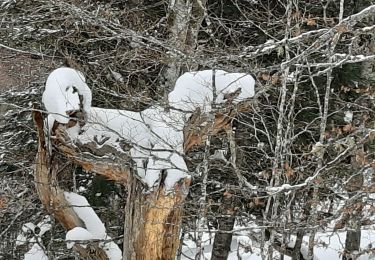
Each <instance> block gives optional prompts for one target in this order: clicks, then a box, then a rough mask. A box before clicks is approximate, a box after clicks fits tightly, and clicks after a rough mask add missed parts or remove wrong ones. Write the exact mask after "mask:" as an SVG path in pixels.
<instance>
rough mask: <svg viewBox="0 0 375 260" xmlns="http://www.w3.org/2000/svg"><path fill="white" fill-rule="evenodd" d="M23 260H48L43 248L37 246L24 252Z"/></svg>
mask: <svg viewBox="0 0 375 260" xmlns="http://www.w3.org/2000/svg"><path fill="white" fill-rule="evenodd" d="M24 259H25V260H48V256H47V255H46V254H45V252H44V250H43V248H41V247H40V245H39V244H34V245H33V246H32V247H31V249H30V250H29V251H28V252H26V254H25V258H24Z"/></svg>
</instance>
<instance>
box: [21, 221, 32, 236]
mask: <svg viewBox="0 0 375 260" xmlns="http://www.w3.org/2000/svg"><path fill="white" fill-rule="evenodd" d="M34 229H35V225H34V224H33V223H31V222H28V223H25V224H23V225H22V232H23V233H26V234H27V233H30V232H34Z"/></svg>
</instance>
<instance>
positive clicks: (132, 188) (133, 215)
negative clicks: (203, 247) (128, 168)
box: [123, 179, 190, 260]
mask: <svg viewBox="0 0 375 260" xmlns="http://www.w3.org/2000/svg"><path fill="white" fill-rule="evenodd" d="M189 185H190V180H189V179H184V180H182V181H181V182H179V183H177V184H176V185H175V187H174V190H173V191H171V192H169V193H167V192H166V191H165V189H164V187H163V186H162V185H161V186H159V187H157V188H155V190H154V191H152V192H151V193H148V194H147V193H145V190H144V187H142V186H141V185H140V184H139V182H138V181H136V180H134V181H131V182H130V183H129V184H128V192H129V193H128V198H127V203H126V216H125V227H124V230H125V234H124V257H123V259H126V260H133V259H134V260H135V259H144V260H147V259H150V260H153V259H155V260H161V259H174V258H175V256H176V252H177V249H178V247H179V243H180V237H179V231H180V224H181V217H182V215H181V210H182V205H181V202H182V201H183V200H184V199H185V197H186V195H187V190H188V187H189Z"/></svg>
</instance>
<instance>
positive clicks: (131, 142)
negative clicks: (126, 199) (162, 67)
mask: <svg viewBox="0 0 375 260" xmlns="http://www.w3.org/2000/svg"><path fill="white" fill-rule="evenodd" d="M212 75H213V72H212V70H205V71H198V72H189V73H185V74H184V75H182V76H181V77H180V78H179V79H178V80H177V82H176V86H175V88H174V90H173V91H172V92H171V93H170V94H169V97H168V98H169V105H170V109H169V110H166V109H164V108H162V107H160V106H153V107H150V108H148V109H146V110H143V111H141V112H134V111H127V110H116V109H103V108H97V107H91V91H90V89H89V87H88V86H87V84H86V83H85V78H84V76H83V75H82V73H81V72H78V71H76V70H74V69H70V68H60V69H56V70H55V71H53V72H52V73H51V74H50V76H49V77H48V80H47V83H46V89H45V92H44V93H43V103H44V105H45V107H46V109H47V111H48V112H49V113H50V115H49V119H48V123H49V129H50V131H49V132H51V130H52V125H53V124H52V122H51V121H54V120H56V121H58V122H59V123H61V124H66V125H67V129H66V132H67V133H68V137H67V138H65V142H73V144H74V145H77V146H79V147H80V148H81V147H82V146H84V147H88V148H89V150H90V151H91V152H92V153H94V154H95V153H96V155H98V156H103V157H106V156H107V157H108V156H110V154H109V152H111V151H112V153H113V154H115V155H117V156H118V155H121V154H129V155H130V156H131V158H132V159H133V161H134V162H135V164H136V167H137V174H138V176H139V177H140V178H141V180H142V182H143V183H146V184H147V185H148V186H149V187H150V188H152V187H153V186H154V185H156V184H157V180H159V179H160V178H161V172H162V171H165V172H166V173H167V175H166V179H165V182H164V184H165V186H166V189H167V190H170V189H172V188H173V187H174V184H175V183H176V182H178V181H179V180H180V179H183V178H186V177H187V176H188V172H187V166H186V163H185V161H184V159H183V152H184V128H185V125H186V123H187V122H188V119H189V117H190V116H191V115H192V113H193V112H195V111H196V109H197V108H199V109H200V110H201V111H203V112H205V113H209V112H210V111H211V110H212V104H213V103H215V104H218V105H222V106H225V105H228V104H237V103H239V102H241V101H244V100H247V99H249V98H251V97H253V96H254V85H255V81H254V79H253V78H252V77H251V76H250V75H247V74H245V73H228V72H226V71H223V70H218V71H216V72H215V77H216V78H215V81H216V93H213V90H212ZM79 95H81V96H82V98H81V99H80V97H79ZM214 97H215V100H213V99H214ZM78 111H83V112H84V114H85V117H84V121H85V122H84V123H83V124H82V123H80V122H77V118H69V115H76V112H78ZM78 120H79V119H78ZM68 123H69V124H68ZM52 134H53V133H52ZM60 136H61V135H60ZM100 150H103V151H104V152H103V154H98V153H100Z"/></svg>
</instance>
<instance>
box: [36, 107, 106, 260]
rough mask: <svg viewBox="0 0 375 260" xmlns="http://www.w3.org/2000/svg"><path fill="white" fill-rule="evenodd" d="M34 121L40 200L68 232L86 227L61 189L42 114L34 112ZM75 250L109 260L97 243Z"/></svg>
mask: <svg viewBox="0 0 375 260" xmlns="http://www.w3.org/2000/svg"><path fill="white" fill-rule="evenodd" d="M33 119H34V123H35V125H36V127H37V131H38V139H39V142H38V153H37V157H36V165H35V166H36V168H35V176H34V177H35V185H36V189H37V192H38V195H39V198H40V200H41V202H42V204H43V205H44V206H45V208H46V210H47V211H48V212H49V213H50V214H51V215H52V216H54V217H55V218H56V219H57V220H58V221H59V222H60V223H61V225H62V226H63V227H64V228H65V229H66V230H70V229H73V228H75V227H84V224H83V223H82V221H81V220H80V218H79V217H78V216H77V215H76V213H75V212H74V211H73V209H72V208H71V207H70V205H69V203H68V202H67V200H66V199H65V196H64V192H63V190H61V189H60V188H59V184H58V181H57V178H56V172H57V170H58V167H59V165H58V164H56V161H55V160H54V158H53V157H52V158H51V157H50V156H49V155H48V152H47V146H46V142H45V136H44V130H43V118H42V115H41V113H40V112H36V111H34V112H33ZM74 249H75V250H76V251H77V252H78V253H79V254H80V256H81V257H82V258H83V259H87V260H95V259H98V260H100V259H108V258H107V255H106V254H105V252H104V251H103V250H102V249H101V248H99V246H98V245H97V243H92V244H91V245H90V247H86V248H84V247H82V246H80V245H77V244H76V245H75V246H74Z"/></svg>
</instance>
